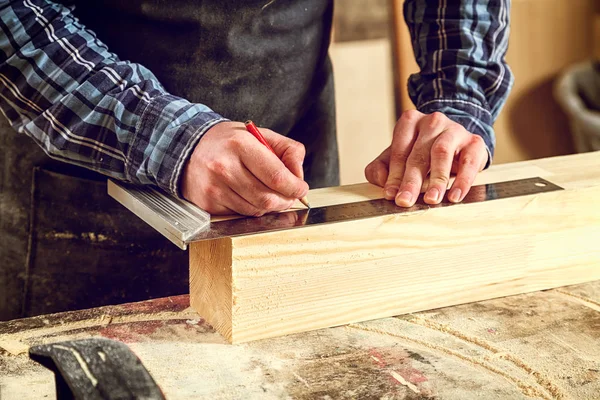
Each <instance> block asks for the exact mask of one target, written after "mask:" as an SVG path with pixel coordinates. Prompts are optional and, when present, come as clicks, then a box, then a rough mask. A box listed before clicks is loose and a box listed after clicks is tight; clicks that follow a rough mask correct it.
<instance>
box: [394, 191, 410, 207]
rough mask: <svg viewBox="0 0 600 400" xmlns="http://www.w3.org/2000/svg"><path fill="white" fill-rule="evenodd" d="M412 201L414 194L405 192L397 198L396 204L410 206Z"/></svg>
mask: <svg viewBox="0 0 600 400" xmlns="http://www.w3.org/2000/svg"><path fill="white" fill-rule="evenodd" d="M411 201H412V193H411V192H407V191H404V192H402V193H400V194H399V195H398V197H396V204H399V205H404V206H409V205H410V202H411Z"/></svg>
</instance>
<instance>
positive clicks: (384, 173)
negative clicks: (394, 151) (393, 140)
mask: <svg viewBox="0 0 600 400" xmlns="http://www.w3.org/2000/svg"><path fill="white" fill-rule="evenodd" d="M390 153H391V147H388V148H387V149H385V150H384V151H383V152H382V153H381V154H380V155H379V156H378V157H377V158H376V159H375V160H373V161H371V162H370V163H369V165H367V167H366V168H365V178H367V181H369V182H370V183H372V184H373V185H377V186H380V187H383V186H384V185H385V182H386V181H387V178H388V172H389V170H388V168H389V159H390Z"/></svg>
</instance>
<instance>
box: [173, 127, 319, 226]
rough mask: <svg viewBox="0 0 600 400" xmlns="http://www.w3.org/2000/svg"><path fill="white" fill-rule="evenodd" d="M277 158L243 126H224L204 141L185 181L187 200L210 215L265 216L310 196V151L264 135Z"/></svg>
mask: <svg viewBox="0 0 600 400" xmlns="http://www.w3.org/2000/svg"><path fill="white" fill-rule="evenodd" d="M260 132H261V133H262V134H263V136H264V137H265V139H266V140H267V141H268V142H269V144H270V145H271V147H272V148H273V150H275V153H277V156H276V155H274V154H273V153H271V151H270V150H269V149H267V148H266V147H265V146H264V145H262V144H261V143H260V142H259V141H258V140H256V138H254V137H253V136H252V135H251V134H250V133H249V132H247V131H246V128H245V127H244V124H242V123H240V122H221V123H219V124H217V125H215V126H214V127H212V128H211V129H209V130H208V132H206V133H205V134H204V136H203V137H202V139H200V142H199V143H198V145H197V146H196V148H195V149H194V152H193V153H192V156H191V157H190V160H189V161H188V162H187V164H186V166H185V168H184V170H183V177H182V193H183V196H184V197H185V198H186V199H187V200H189V201H191V202H193V203H194V204H196V205H197V206H198V207H200V208H202V209H203V210H206V211H207V212H209V213H210V214H233V213H238V214H243V215H250V216H260V215H263V214H266V213H268V212H271V211H281V210H285V209H288V208H290V207H291V206H292V205H293V204H294V201H295V200H296V199H299V198H301V197H303V196H305V195H306V194H307V192H308V184H307V183H306V182H304V180H303V178H304V174H303V170H302V162H303V161H304V155H305V150H304V146H303V145H302V144H301V143H299V142H296V141H294V140H292V139H289V138H286V137H285V136H282V135H279V134H277V133H275V132H273V131H271V130H269V129H260Z"/></svg>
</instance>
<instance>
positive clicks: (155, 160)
mask: <svg viewBox="0 0 600 400" xmlns="http://www.w3.org/2000/svg"><path fill="white" fill-rule="evenodd" d="M0 30H1V31H2V35H1V37H0V51H1V52H0V109H1V110H2V112H3V114H4V115H5V116H6V118H7V119H8V120H9V121H10V123H11V125H12V126H13V127H14V128H15V129H16V130H17V131H19V132H22V133H25V134H27V135H28V136H30V137H32V138H33V139H34V140H35V141H36V142H37V143H38V144H39V145H40V146H41V147H42V148H43V149H44V150H45V151H46V152H47V153H48V154H49V155H50V156H51V157H53V158H57V159H60V160H64V161H67V162H70V163H73V164H77V165H80V166H83V167H86V168H90V169H93V170H96V171H99V172H101V173H103V174H106V175H108V176H112V177H115V178H118V179H122V180H127V181H131V182H134V183H141V184H155V185H157V186H159V187H161V188H163V189H165V190H167V191H170V192H172V193H177V191H178V185H179V180H180V175H181V171H182V168H183V164H184V162H185V160H187V158H188V157H189V154H190V153H191V151H192V150H193V148H194V146H195V144H196V143H197V142H198V140H199V139H200V137H201V136H202V135H203V134H204V133H205V132H206V131H207V130H208V129H209V128H210V127H212V126H213V125H214V124H216V123H217V122H220V121H223V120H224V119H223V118H222V117H221V116H220V115H218V114H216V113H214V112H212V110H210V109H209V108H208V107H206V106H203V105H201V104H193V103H190V102H188V101H186V100H185V99H182V98H178V97H175V96H172V95H170V94H169V93H167V92H166V91H165V89H164V88H163V87H162V86H161V85H160V83H159V82H158V80H157V79H156V77H155V76H154V75H153V74H152V73H151V72H150V71H148V70H147V69H146V68H144V67H143V66H141V65H139V64H135V63H130V62H127V61H122V60H120V59H119V58H118V57H117V56H116V55H115V54H112V53H110V52H109V51H108V49H107V48H106V46H105V45H103V44H102V43H100V42H99V41H98V40H97V39H96V38H95V36H94V35H93V33H92V32H90V31H87V30H85V29H84V28H83V27H82V26H81V24H79V23H78V22H77V20H76V19H75V18H74V17H73V15H72V14H71V13H70V11H69V10H68V9H67V8H65V7H63V6H60V5H57V4H54V3H50V2H47V1H43V0H26V1H13V2H7V1H4V2H0Z"/></svg>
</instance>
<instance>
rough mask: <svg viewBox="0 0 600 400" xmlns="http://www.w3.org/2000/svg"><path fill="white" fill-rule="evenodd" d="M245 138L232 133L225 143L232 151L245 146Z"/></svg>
mask: <svg viewBox="0 0 600 400" xmlns="http://www.w3.org/2000/svg"><path fill="white" fill-rule="evenodd" d="M244 142H245V140H244V138H242V136H241V135H233V136H231V137H230V138H229V139H228V140H227V144H228V145H229V147H230V148H231V149H233V150H234V151H241V150H243V149H244V148H245V143H244Z"/></svg>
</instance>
